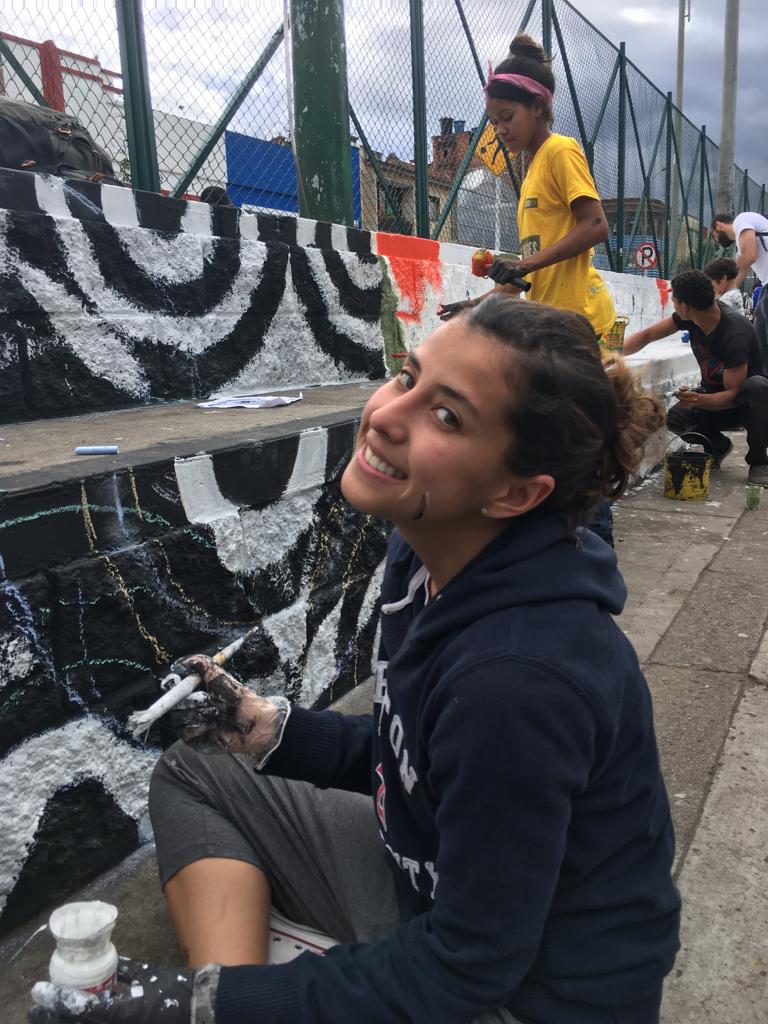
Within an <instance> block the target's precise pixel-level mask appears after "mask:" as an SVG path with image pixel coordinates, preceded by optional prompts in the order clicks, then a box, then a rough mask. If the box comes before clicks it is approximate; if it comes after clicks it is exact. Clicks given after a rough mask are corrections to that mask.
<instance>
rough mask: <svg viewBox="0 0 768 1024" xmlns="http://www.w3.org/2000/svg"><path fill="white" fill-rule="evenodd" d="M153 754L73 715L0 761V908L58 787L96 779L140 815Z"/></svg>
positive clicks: (101, 725)
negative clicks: (71, 719)
mask: <svg viewBox="0 0 768 1024" xmlns="http://www.w3.org/2000/svg"><path fill="white" fill-rule="evenodd" d="M156 760H157V755H156V754H154V753H148V752H146V751H143V750H137V749H136V748H135V747H133V746H131V745H130V744H128V743H125V742H123V741H122V740H119V739H117V737H115V736H114V735H113V734H112V732H110V730H109V729H108V728H107V726H106V725H105V724H104V723H103V722H102V721H101V720H100V719H97V718H92V717H87V718H79V719H78V720H77V721H75V722H68V723H67V724H66V725H63V726H61V728H59V729H52V730H51V731H50V732H45V733H42V735H40V736H33V737H32V738H31V739H28V740H25V741H24V742H23V743H21V744H20V745H19V746H18V747H16V748H15V749H14V750H12V751H11V752H10V753H9V754H8V755H7V756H6V757H5V758H4V759H3V760H2V762H0V834H2V837H3V842H2V845H1V846H0V911H2V909H3V907H4V906H5V903H6V901H7V899H8V895H9V894H10V892H11V891H12V889H13V886H14V885H15V883H16V880H17V879H18V877H19V874H20V872H21V869H22V867H23V866H24V863H25V861H26V859H27V857H28V856H29V850H30V846H31V845H32V843H33V841H34V838H35V832H36V831H37V827H38V824H39V822H40V818H41V817H42V815H43V812H44V811H45V806H46V804H47V803H48V801H49V800H50V799H51V797H52V796H53V795H54V794H55V793H56V792H57V791H58V790H60V789H62V788H63V787H64V786H67V785H69V784H71V783H73V782H82V781H83V779H88V778H92V779H100V780H101V782H102V783H103V785H104V786H105V788H106V789H107V790H108V791H109V792H110V793H111V794H112V796H113V797H114V798H115V801H116V802H117V804H118V806H119V807H120V808H121V809H122V810H123V811H124V812H125V813H126V814H127V815H129V816H130V817H131V818H134V819H135V820H139V819H140V818H141V817H142V816H143V815H144V814H145V813H146V803H147V791H148V788H149V777H150V775H151V773H152V768H153V767H154V764H155V762H156Z"/></svg>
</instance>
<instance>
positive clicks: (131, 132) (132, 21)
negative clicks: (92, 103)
mask: <svg viewBox="0 0 768 1024" xmlns="http://www.w3.org/2000/svg"><path fill="white" fill-rule="evenodd" d="M115 9H116V12H117V35H118V38H119V40H120V64H121V70H122V73H123V101H124V103H125V125H126V131H127V135H128V158H129V160H130V164H131V184H132V185H133V187H134V188H139V189H144V190H145V191H147V192H159V191H160V172H159V170H158V167H157V149H156V147H155V125H154V120H153V116H152V98H151V96H150V92H149V71H148V67H147V45H146V41H145V39H144V14H143V12H142V0H115Z"/></svg>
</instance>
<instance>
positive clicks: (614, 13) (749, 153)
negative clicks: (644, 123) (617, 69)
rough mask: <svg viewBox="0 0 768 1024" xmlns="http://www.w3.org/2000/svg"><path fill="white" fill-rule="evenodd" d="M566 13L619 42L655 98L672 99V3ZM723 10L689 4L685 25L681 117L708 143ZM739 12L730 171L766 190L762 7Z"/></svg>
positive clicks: (714, 2) (589, 1)
mask: <svg viewBox="0 0 768 1024" xmlns="http://www.w3.org/2000/svg"><path fill="white" fill-rule="evenodd" d="M574 6H575V7H577V8H578V10H579V11H581V13H582V14H583V15H584V16H585V17H586V18H588V19H589V20H590V21H591V22H592V23H593V24H594V25H596V26H597V27H598V28H599V29H600V31H601V32H603V33H604V34H605V35H606V36H608V38H609V39H610V40H611V41H612V42H614V43H616V44H618V43H619V42H620V41H622V40H624V41H626V43H627V55H628V56H629V58H630V59H631V60H632V61H633V62H634V63H635V64H636V65H637V66H638V67H639V68H640V70H641V71H643V72H645V74H646V75H647V76H648V77H649V78H650V79H651V80H652V81H653V82H654V83H655V84H656V85H657V86H658V87H659V88H660V89H662V91H667V90H671V91H672V93H673V95H674V90H675V79H676V74H677V13H678V4H677V3H676V2H675V0H663V2H660V0H657V2H654V0H642V2H636V3H634V4H624V3H618V4H615V3H614V4H609V3H606V2H605V0H576V3H575V4H574ZM725 6H726V4H725V0H690V8H691V20H690V21H689V22H687V23H686V32H685V84H684V93H683V110H684V112H685V114H686V116H687V117H689V118H690V119H691V120H692V121H693V122H694V124H697V125H702V124H706V125H707V134H708V135H709V136H710V138H712V139H714V140H715V142H718V141H719V139H720V110H721V99H722V95H721V93H722V80H723V32H724V24H725ZM740 8H741V11H740V18H739V67H738V80H737V81H738V90H737V105H736V163H737V164H738V165H739V167H741V168H742V169H744V168H748V170H749V175H750V177H751V178H753V179H754V180H755V181H757V182H759V183H761V184H762V183H763V182H765V183H766V184H768V142H767V141H766V140H767V139H768V102H766V95H767V93H768V80H767V79H766V54H767V53H768V35H767V34H766V32H767V31H768V22H766V15H767V14H768V3H767V2H766V0H741V4H740Z"/></svg>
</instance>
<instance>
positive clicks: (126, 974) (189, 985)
mask: <svg viewBox="0 0 768 1024" xmlns="http://www.w3.org/2000/svg"><path fill="white" fill-rule="evenodd" d="M219 971H220V967H219V965H218V964H207V965H206V966H205V967H200V968H198V969H197V970H193V969H191V968H186V967H152V965H151V964H142V963H139V962H138V961H136V960H126V959H125V958H124V957H121V958H120V963H119V965H118V970H117V976H118V984H117V986H116V989H115V990H114V991H111V992H100V993H99V994H98V995H93V994H91V993H89V992H80V991H79V990H78V989H71V988H58V987H57V986H56V985H52V984H51V983H50V982H48V981H39V982H38V983H37V984H36V985H35V986H34V987H33V989H32V1002H33V1006H32V1009H31V1010H30V1011H29V1015H28V1017H27V1020H28V1022H29V1024H70V1022H74V1021H80V1022H81V1024H149V1022H150V1021H151V1022H152V1024H154V1022H157V1024H216V993H217V991H218V988H219Z"/></svg>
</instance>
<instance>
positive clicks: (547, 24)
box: [541, 0, 552, 57]
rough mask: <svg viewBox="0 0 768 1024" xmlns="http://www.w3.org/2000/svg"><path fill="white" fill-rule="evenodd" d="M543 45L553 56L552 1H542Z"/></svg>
mask: <svg viewBox="0 0 768 1024" xmlns="http://www.w3.org/2000/svg"><path fill="white" fill-rule="evenodd" d="M541 45H542V47H543V48H544V53H545V54H546V55H547V57H551V56H552V0H541Z"/></svg>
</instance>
